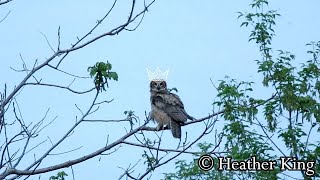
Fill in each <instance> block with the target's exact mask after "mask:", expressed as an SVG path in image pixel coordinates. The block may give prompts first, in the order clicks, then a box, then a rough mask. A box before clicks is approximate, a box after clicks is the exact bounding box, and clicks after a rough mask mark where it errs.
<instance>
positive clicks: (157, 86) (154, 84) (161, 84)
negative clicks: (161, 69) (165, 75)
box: [150, 81, 167, 93]
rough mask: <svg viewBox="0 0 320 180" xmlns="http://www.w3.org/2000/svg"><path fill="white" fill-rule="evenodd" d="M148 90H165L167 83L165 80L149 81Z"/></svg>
mask: <svg viewBox="0 0 320 180" xmlns="http://www.w3.org/2000/svg"><path fill="white" fill-rule="evenodd" d="M150 91H151V92H158V93H159V92H167V83H166V81H151V82H150Z"/></svg>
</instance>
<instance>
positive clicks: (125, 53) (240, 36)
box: [0, 0, 320, 179]
mask: <svg viewBox="0 0 320 180" xmlns="http://www.w3.org/2000/svg"><path fill="white" fill-rule="evenodd" d="M130 2H131V1H129V0H123V1H119V3H118V5H117V6H116V7H115V9H114V12H112V13H111V15H110V17H109V18H108V19H107V21H106V22H105V23H104V24H102V25H101V26H100V27H99V28H98V29H97V31H95V32H94V33H93V35H92V36H91V37H93V36H94V35H98V34H100V33H102V32H105V31H108V30H109V29H110V28H112V27H115V26H116V25H118V24H119V23H123V22H124V21H125V20H126V18H127V17H128V11H129V8H130V5H131V3H130ZM250 2H251V1H249V0H245V1H212V0H203V1H195V0H193V1H191V0H189V1H183V0H174V1H168V0H166V1H160V0H157V1H156V2H155V3H154V4H153V5H152V6H151V7H150V9H149V11H148V12H147V14H146V16H145V19H144V21H143V23H142V24H141V26H140V27H139V28H138V29H137V30H136V31H134V32H123V33H120V34H119V35H118V36H113V37H106V38H103V39H101V40H98V41H96V42H95V43H93V44H91V45H89V46H87V47H86V48H84V49H81V50H79V51H76V52H73V53H71V54H70V55H68V57H67V58H66V60H65V61H64V62H63V63H62V65H61V66H60V67H61V69H63V70H66V71H68V72H70V73H74V74H77V75H81V76H87V75H88V72H87V67H88V66H91V65H93V64H94V63H95V62H97V61H105V60H109V62H111V63H112V65H113V68H114V70H115V71H116V72H117V73H118V74H119V81H118V82H111V83H110V84H109V85H110V89H108V90H107V92H104V93H103V94H102V95H101V97H100V99H101V100H104V99H106V100H109V99H114V101H113V102H112V103H111V104H107V105H105V106H103V108H101V109H100V110H99V111H98V112H97V113H95V114H94V115H92V116H91V118H92V119H122V118H124V117H125V116H124V115H123V112H124V111H125V110H133V111H135V112H136V115H138V116H139V117H140V118H141V119H143V118H144V111H149V110H150V103H149V87H148V86H149V82H148V79H147V75H146V71H145V68H146V67H150V68H156V67H157V66H160V67H161V68H170V73H169V77H168V86H169V87H176V88H177V89H178V90H179V92H178V94H179V96H180V97H181V99H182V100H183V101H184V104H185V107H186V110H187V112H189V114H191V115H193V116H194V117H197V118H200V117H204V116H206V115H207V114H208V113H210V111H211V109H212V107H211V104H212V102H213V99H214V97H215V96H216V94H217V93H216V91H215V89H214V88H213V87H212V85H211V83H210V78H212V80H213V81H214V82H215V83H218V80H220V79H223V78H224V76H225V75H228V76H230V77H232V78H237V79H239V80H245V81H255V82H257V83H259V82H261V76H260V75H257V73H256V71H257V69H256V67H257V66H256V64H255V62H254V60H255V59H258V58H260V57H259V53H258V47H257V46H256V45H255V44H254V43H253V42H248V36H249V32H250V31H249V29H245V28H240V27H239V25H240V24H241V21H240V20H238V19H237V16H238V14H237V13H236V12H238V11H242V12H244V11H249V10H250V7H249V3H250ZM111 4H112V1H102V0H97V1H63V0H56V1H40V0H36V1H19V0H14V1H12V2H10V3H9V4H7V5H5V6H0V19H2V18H1V17H3V16H5V14H6V13H7V12H8V11H11V13H10V14H9V16H8V17H7V19H6V20H5V21H3V22H2V23H0V47H1V50H2V51H1V53H0V62H1V64H0V85H1V89H3V87H4V83H7V86H8V89H9V90H12V88H13V87H14V86H15V85H16V84H17V83H18V82H20V81H21V80H22V78H23V77H24V75H25V74H24V73H17V72H14V71H12V70H11V69H10V67H14V68H20V67H21V60H20V57H19V53H21V55H22V57H23V58H24V60H25V62H26V63H27V65H28V66H29V67H32V65H33V62H34V60H35V59H38V60H39V62H43V61H44V60H45V59H46V58H48V57H50V56H51V55H52V51H51V49H50V47H49V46H48V45H47V43H46V41H45V39H44V37H43V35H42V34H41V33H44V34H45V35H46V36H47V38H48V40H49V41H50V43H51V44H52V46H53V47H56V46H57V29H58V27H59V26H60V27H61V38H62V39H61V47H62V48H63V49H65V48H69V47H70V44H71V43H74V42H75V41H76V37H77V36H79V37H81V36H82V35H83V34H84V33H86V32H87V31H88V30H89V29H90V28H91V27H92V26H93V25H94V24H95V23H96V21H97V20H98V19H100V18H101V17H102V16H103V15H104V14H105V13H106V12H107V11H108V9H109V8H110V6H111ZM141 5H142V1H141V2H140V1H138V2H137V7H138V9H137V11H138V10H140V9H141V7H142V6H141ZM270 6H271V8H273V9H276V10H278V11H279V13H280V14H281V15H282V16H281V17H279V18H278V20H277V26H276V28H275V30H276V36H275V37H274V41H273V47H274V49H282V50H288V51H291V52H292V53H294V54H295V55H296V57H297V62H303V61H305V60H307V56H306V53H305V52H306V50H307V48H306V47H305V44H306V43H308V42H309V41H317V40H320V34H319V29H320V23H319V22H318V19H319V14H318V11H319V9H318V8H319V7H320V1H318V0H306V1H290V0H283V1H275V0H272V1H270ZM55 62H57V61H55ZM36 77H38V78H42V79H43V80H42V81H43V82H47V83H55V84H60V85H68V84H69V83H70V82H71V81H72V79H73V78H71V77H68V76H65V75H62V74H60V73H57V72H54V71H52V70H49V69H47V68H46V69H43V70H41V71H40V72H38V73H37V74H36ZM71 87H72V88H74V89H79V90H86V89H88V88H91V87H92V80H91V79H90V80H77V81H76V82H75V83H74V84H73V85H72V86H71ZM256 87H257V88H258V91H256V92H255V94H254V95H255V96H257V97H269V96H270V95H271V92H270V91H268V90H264V89H262V88H261V85H260V84H258V85H257V86H256ZM93 95H94V94H93V93H91V94H88V95H73V94H71V93H70V92H67V91H64V90H56V89H53V88H47V87H25V88H24V89H23V91H22V93H21V94H20V95H19V96H18V100H19V103H20V104H19V105H20V108H21V111H22V114H23V116H24V119H25V121H26V122H31V121H35V120H40V119H41V118H42V117H43V115H44V114H45V112H46V110H47V108H50V113H49V115H48V121H49V120H51V119H52V118H53V117H55V116H58V118H57V120H56V121H55V122H54V123H53V124H52V125H51V126H50V127H48V128H47V129H46V131H45V133H44V134H42V135H41V136H39V137H38V138H37V142H40V141H42V140H45V139H48V138H47V137H48V136H49V137H50V139H51V140H52V141H53V142H56V141H57V140H58V139H59V138H60V137H61V136H62V135H63V134H64V133H65V132H66V131H67V130H68V129H69V128H70V126H72V124H73V123H74V121H75V116H80V113H79V111H78V110H77V109H76V107H75V106H74V104H75V103H77V104H78V105H79V107H80V108H86V107H88V103H89V102H90V101H91V98H92V97H93ZM103 98H104V99H103ZM10 116H12V114H11V115H10ZM8 118H9V117H8ZM222 124H223V122H221V123H220V124H218V125H217V126H218V128H219V126H220V127H221V126H222ZM124 125H126V124H120V123H114V124H93V123H92V124H82V125H80V126H79V128H78V129H76V131H75V132H74V134H73V135H72V136H71V137H70V138H68V139H67V140H66V141H65V142H64V143H62V144H61V145H60V146H59V147H58V148H57V150H55V151H54V153H59V152H63V151H67V150H71V149H73V148H77V147H79V146H83V147H82V148H81V149H80V150H77V151H75V152H73V153H69V154H65V155H61V156H50V158H49V159H47V160H45V161H44V162H43V163H42V164H41V167H46V166H49V165H51V164H55V163H58V162H64V161H66V160H69V159H74V158H76V157H78V156H83V155H85V154H87V153H89V152H92V151H93V150H95V149H98V148H101V147H102V146H103V145H104V144H105V142H106V137H107V135H108V134H109V135H110V138H109V142H111V141H112V140H115V139H116V138H118V137H120V136H122V135H123V133H125V130H124ZM150 126H155V124H152V123H150ZM202 127H203V126H202V125H201V124H197V125H192V126H189V127H183V130H182V131H183V132H186V131H187V132H188V134H189V136H190V138H195V137H197V135H199V133H201V128H202ZM146 134H147V135H148V136H149V137H150V138H152V137H155V136H154V134H153V133H146ZM213 137H214V136H213V135H212V136H210V137H209V136H208V137H207V138H206V140H207V141H210V140H212V139H213ZM164 138H165V139H167V141H166V142H165V144H164V147H167V148H175V147H176V146H177V143H178V141H177V140H175V139H173V138H172V136H171V133H170V132H169V131H166V132H164ZM37 142H34V144H36V143H37ZM50 146H51V143H50V141H47V142H46V143H45V144H43V145H42V146H41V147H39V148H38V149H37V150H36V153H37V154H38V153H39V154H41V153H42V152H43V151H44V150H46V149H47V148H48V147H50ZM194 150H196V149H194ZM141 153H142V149H139V148H134V147H127V146H123V147H122V148H120V150H119V151H118V152H117V153H114V154H112V155H110V156H103V157H102V158H101V160H100V161H99V157H97V158H94V159H91V160H89V161H87V162H85V163H82V164H79V165H76V166H74V171H75V176H76V179H115V178H118V177H119V175H120V174H122V170H121V169H119V168H118V166H120V167H123V168H126V167H128V165H129V164H130V163H131V164H134V163H135V162H136V161H137V160H138V159H139V158H140V157H141ZM31 156H32V155H31ZM39 156H40V155H38V156H37V157H39ZM183 158H190V156H189V155H183V156H181V157H179V159H183ZM29 161H30V159H28V158H26V159H24V161H23V162H22V165H21V166H20V167H21V168H24V167H25V166H24V165H26V164H28V162H29ZM173 167H174V164H173V162H172V163H170V164H168V165H167V166H164V167H161V168H159V169H158V170H157V171H156V172H155V173H154V175H153V178H152V179H159V178H161V177H163V176H162V175H161V173H164V172H173ZM144 170H145V169H144V167H143V163H142V162H140V165H138V166H137V168H136V170H135V175H137V174H138V173H143V172H144ZM65 171H66V172H67V173H68V174H69V175H71V171H70V169H65ZM55 173H56V172H52V173H49V174H46V175H41V177H42V178H41V179H48V177H49V176H51V175H54V174H55ZM106 176H107V177H106ZM32 179H35V178H32Z"/></svg>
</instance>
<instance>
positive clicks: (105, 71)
mask: <svg viewBox="0 0 320 180" xmlns="http://www.w3.org/2000/svg"><path fill="white" fill-rule="evenodd" d="M111 69H112V65H111V64H110V63H109V62H108V61H107V63H104V62H97V63H96V64H95V65H94V66H92V67H88V71H89V72H90V76H91V77H94V84H95V86H96V88H97V90H98V91H99V90H101V91H102V90H104V91H105V90H106V89H105V86H104V85H105V84H107V87H108V79H109V80H110V79H113V80H115V81H118V74H117V73H116V72H112V71H110V70H111ZM101 88H102V89H101Z"/></svg>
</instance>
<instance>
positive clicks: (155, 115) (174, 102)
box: [150, 80, 194, 139]
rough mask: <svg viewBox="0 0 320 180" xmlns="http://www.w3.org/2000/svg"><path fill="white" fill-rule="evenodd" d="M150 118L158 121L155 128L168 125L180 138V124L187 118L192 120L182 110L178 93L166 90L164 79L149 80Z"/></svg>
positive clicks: (158, 128) (174, 134)
mask: <svg viewBox="0 0 320 180" xmlns="http://www.w3.org/2000/svg"><path fill="white" fill-rule="evenodd" d="M150 93H151V97H150V102H151V119H152V120H154V121H156V122H157V123H158V126H157V130H158V131H159V130H161V129H163V127H164V126H168V127H169V128H170V129H171V132H172V135H173V137H175V138H179V139H180V138H181V125H182V124H183V123H184V122H186V121H187V119H190V120H194V118H193V117H191V116H189V115H188V114H187V112H186V111H185V110H184V106H183V103H182V101H181V99H180V98H179V96H178V95H176V94H173V93H171V92H169V91H168V89H167V83H166V81H164V80H158V81H151V82H150Z"/></svg>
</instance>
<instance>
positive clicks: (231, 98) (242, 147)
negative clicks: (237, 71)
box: [165, 0, 320, 180]
mask: <svg viewBox="0 0 320 180" xmlns="http://www.w3.org/2000/svg"><path fill="white" fill-rule="evenodd" d="M266 6H268V1H267V0H254V1H253V3H252V4H251V7H252V8H253V9H255V10H256V12H255V13H241V12H239V18H243V19H244V21H243V22H242V24H241V25H240V26H245V27H247V26H249V25H252V27H253V30H252V31H251V34H250V35H249V41H254V42H255V43H256V44H258V46H259V51H260V52H261V55H262V58H261V60H256V62H257V65H258V73H260V74H262V75H263V81H262V84H263V86H264V87H265V88H269V89H270V87H271V89H272V90H273V91H274V93H273V95H271V98H269V99H267V100H262V99H257V98H254V97H252V96H250V94H252V93H253V92H254V90H253V82H244V81H240V82H238V81H237V80H235V79H230V78H229V77H226V79H225V80H222V81H220V84H219V86H218V87H217V91H218V95H217V96H218V98H219V99H220V100H219V101H216V102H214V103H213V105H214V106H222V107H223V109H224V112H223V114H222V115H221V117H222V118H223V119H224V120H225V121H226V124H225V126H224V128H223V134H224V137H225V138H224V150H225V151H227V153H225V154H224V156H231V157H232V159H233V160H246V159H248V158H250V157H251V156H256V157H257V159H259V160H277V159H278V158H279V157H280V156H293V157H296V158H297V159H299V160H302V161H310V160H311V161H315V162H316V163H315V164H320V141H319V140H317V141H315V142H312V141H311V140H310V137H311V136H313V135H316V136H319V132H320V126H319V123H320V103H319V97H320V81H319V76H320V64H319V54H320V41H319V42H311V43H308V44H307V47H308V48H310V50H308V51H307V54H309V55H311V58H310V59H309V60H307V61H306V62H305V63H303V64H302V65H301V66H294V63H293V61H294V60H295V55H293V54H291V53H290V52H287V51H283V50H278V51H277V52H278V53H277V54H276V55H274V53H273V51H272V47H271V45H272V38H273V37H274V35H275V31H274V29H273V27H274V25H276V21H275V19H276V17H278V16H280V14H278V13H277V11H275V10H268V11H266V12H265V11H264V10H265V9H266ZM258 128H259V129H260V131H256V129H258ZM315 128H317V130H316V131H313V130H314V129H315ZM312 134H313V135H312ZM273 135H275V136H277V137H278V138H279V140H280V141H282V142H283V145H284V146H285V147H286V148H287V149H281V148H280V145H278V144H276V143H275V142H274V141H273V138H272V136H273ZM199 147H200V150H201V151H202V152H203V150H205V151H206V152H210V150H209V149H211V144H207V145H206V146H199ZM193 158H194V161H191V162H189V163H188V162H186V161H185V160H182V161H181V160H180V161H177V162H176V170H177V172H176V173H167V174H165V179H168V180H171V179H234V178H235V177H237V178H238V179H276V178H281V177H282V176H281V174H282V172H281V171H280V169H279V168H275V169H274V170H273V171H268V172H263V171H245V172H241V171H234V172H230V171H223V172H219V171H217V170H215V169H213V170H211V171H207V172H205V171H202V170H200V169H199V168H198V167H197V163H196V159H197V158H199V155H195V156H194V157H193ZM215 160H216V159H215ZM314 170H315V175H314V176H315V177H320V167H319V166H315V168H314ZM300 173H301V175H302V176H303V178H304V179H307V178H308V177H307V176H306V175H305V173H304V171H300Z"/></svg>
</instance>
